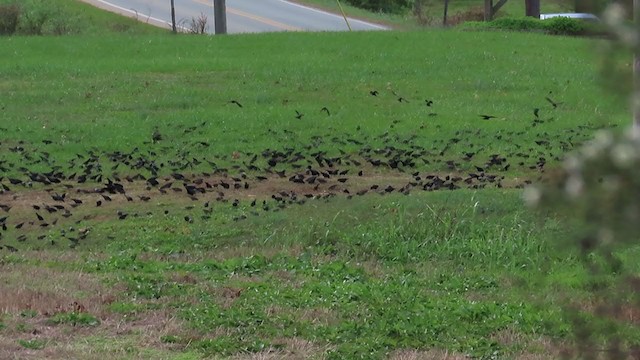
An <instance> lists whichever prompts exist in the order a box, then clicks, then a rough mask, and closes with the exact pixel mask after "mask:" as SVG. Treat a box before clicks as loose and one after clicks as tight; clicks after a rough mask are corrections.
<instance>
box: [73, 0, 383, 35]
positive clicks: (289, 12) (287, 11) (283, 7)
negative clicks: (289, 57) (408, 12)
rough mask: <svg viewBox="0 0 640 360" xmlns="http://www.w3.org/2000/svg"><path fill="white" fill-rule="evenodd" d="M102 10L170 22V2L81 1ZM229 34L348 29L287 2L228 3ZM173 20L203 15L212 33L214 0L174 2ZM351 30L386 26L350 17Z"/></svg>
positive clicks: (252, 0) (230, 0)
mask: <svg viewBox="0 0 640 360" xmlns="http://www.w3.org/2000/svg"><path fill="white" fill-rule="evenodd" d="M84 1H86V2H89V3H92V4H95V5H98V6H100V7H102V8H105V9H108V10H112V11H116V12H120V13H128V14H130V15H137V17H138V18H139V19H140V20H143V21H149V22H152V23H154V24H165V26H166V24H168V23H169V22H170V21H171V6H170V4H171V2H170V0H84ZM226 4H227V29H228V32H229V33H247V32H268V31H343V30H348V28H347V25H346V23H345V21H344V19H343V18H342V16H340V15H336V14H331V13H328V12H325V11H320V10H316V9H312V8H309V7H306V6H302V5H299V4H295V3H292V2H289V1H286V0H227V2H226ZM175 8H176V20H177V22H178V23H181V22H187V23H188V21H189V20H190V19H191V18H193V17H198V16H200V14H202V13H204V14H205V15H206V16H207V18H208V19H209V31H210V32H212V31H213V0H175ZM349 22H350V24H351V27H352V28H353V29H354V30H383V29H385V27H383V26H380V25H377V24H372V23H367V22H364V21H360V20H356V19H351V18H349Z"/></svg>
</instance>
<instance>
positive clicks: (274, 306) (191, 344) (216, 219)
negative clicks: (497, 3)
mask: <svg viewBox="0 0 640 360" xmlns="http://www.w3.org/2000/svg"><path fill="white" fill-rule="evenodd" d="M541 44H544V46H542V45H541ZM595 45H596V44H595V43H594V42H593V41H590V40H584V39H574V38H562V37H545V36H541V35H535V34H511V33H477V32H474V33H465V32H454V31H430V32H407V33H395V32H393V33H392V32H381V33H343V34H334V33H322V34H304V33H283V34H263V35H239V36H228V37H197V36H186V35H180V36H172V35H166V34H145V35H131V34H115V35H112V36H109V37H103V36H86V35H85V36H73V37H32V38H29V37H9V38H0V46H1V47H2V48H3V49H9V51H6V52H5V55H4V56H2V57H0V72H1V73H2V78H1V79H0V91H1V93H2V94H3V96H2V97H1V98H0V108H1V109H2V113H1V116H2V117H1V119H2V120H1V121H0V128H1V129H0V130H1V132H0V172H1V174H2V175H1V176H2V178H1V179H0V180H1V181H0V184H1V186H2V191H1V193H0V205H2V207H1V210H0V225H2V226H3V229H2V231H0V235H1V237H0V246H1V247H2V248H1V249H0V273H2V277H1V280H0V293H1V294H3V295H2V296H0V311H1V313H0V335H1V336H0V358H10V357H17V358H33V359H39V358H47V359H67V358H83V359H94V358H95V359H97V358H100V359H105V358H106V359H123V358H128V359H146V358H154V359H197V358H202V357H207V358H234V359H249V358H274V359H275V358H289V359H301V358H317V359H321V358H326V359H344V358H349V359H350V358H366V359H371V358H385V357H386V358H394V359H422V358H424V359H431V358H436V359H462V358H466V357H467V356H470V357H473V358H487V359H489V358H520V359H546V358H557V357H559V356H560V353H561V351H562V350H563V349H565V348H567V347H571V345H572V344H573V341H574V339H573V337H572V335H571V333H572V329H571V326H572V323H571V321H570V314H569V313H567V312H566V311H565V307H566V306H567V305H568V304H571V305H573V306H576V307H579V308H585V309H588V308H590V306H591V305H592V304H593V301H594V300H593V299H592V298H591V297H590V292H589V289H590V287H592V286H594V285H593V283H592V280H591V279H590V278H589V277H588V274H587V270H586V269H585V268H584V267H583V266H582V265H581V263H580V262H579V261H578V260H577V258H576V257H575V256H574V255H573V254H572V253H570V252H569V253H567V252H564V251H560V250H559V249H557V248H556V247H555V246H554V242H555V240H556V239H558V238H561V237H566V236H572V233H573V231H574V230H575V226H573V225H570V222H567V221H566V218H565V217H563V216H560V215H554V216H551V215H549V216H547V217H539V216H536V215H534V214H532V213H531V212H530V211H528V210H527V209H525V208H524V207H523V204H522V200H521V195H522V194H521V193H522V191H521V190H520V189H521V188H522V187H523V186H524V185H526V184H528V183H530V182H536V181H540V180H541V179H542V178H543V177H547V176H548V177H552V176H553V172H554V170H553V169H554V168H555V167H557V166H558V164H559V163H560V161H561V159H562V157H563V156H564V154H566V153H567V152H570V151H572V150H573V149H575V148H577V147H579V146H580V144H581V143H582V142H584V141H585V140H586V139H589V138H591V137H592V136H593V134H594V132H595V131H596V130H597V129H601V128H615V127H618V126H620V125H621V124H625V123H626V122H627V121H628V114H627V112H626V111H625V110H624V109H625V102H624V101H623V100H622V99H618V98H613V97H611V96H609V95H607V94H606V92H605V91H604V90H602V88H601V87H600V80H599V77H598V75H597V64H598V59H597V57H596V55H594V52H593V51H592V50H593V48H594V47H595ZM542 49H544V50H542ZM483 116H484V117H483ZM485 118H487V119H485ZM633 253H634V252H633V251H629V253H628V254H626V258H628V259H633ZM607 280H608V279H601V281H602V282H603V283H604V284H606V283H607ZM600 286H603V285H602V283H600ZM616 330H617V331H619V332H620V333H621V334H623V336H624V338H625V339H629V342H630V343H631V344H636V343H637V341H636V340H634V339H637V338H638V331H637V329H635V328H633V327H631V326H625V325H624V323H623V324H618V325H616Z"/></svg>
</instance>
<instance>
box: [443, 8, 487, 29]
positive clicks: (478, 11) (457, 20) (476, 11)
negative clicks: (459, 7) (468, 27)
mask: <svg viewBox="0 0 640 360" xmlns="http://www.w3.org/2000/svg"><path fill="white" fill-rule="evenodd" d="M483 20H484V9H483V8H481V7H475V8H471V9H469V10H466V11H463V12H459V13H456V14H454V15H452V16H450V17H449V18H448V19H447V24H448V25H454V26H455V25H459V24H463V23H466V22H468V21H483Z"/></svg>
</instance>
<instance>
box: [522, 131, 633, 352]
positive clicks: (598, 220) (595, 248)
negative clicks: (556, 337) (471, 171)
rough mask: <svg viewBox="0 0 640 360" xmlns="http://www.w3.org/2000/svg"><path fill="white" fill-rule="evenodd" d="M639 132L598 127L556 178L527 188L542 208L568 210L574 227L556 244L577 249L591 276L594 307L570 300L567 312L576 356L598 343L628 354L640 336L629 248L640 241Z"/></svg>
mask: <svg viewBox="0 0 640 360" xmlns="http://www.w3.org/2000/svg"><path fill="white" fill-rule="evenodd" d="M638 169H640V138H639V137H638V136H637V134H634V133H633V132H632V131H630V132H629V133H628V134H627V135H624V136H621V135H619V134H618V135H613V134H611V133H609V132H604V131H603V132H600V133H598V134H597V136H596V137H595V139H594V140H593V141H591V142H590V143H588V144H587V145H585V146H584V147H583V148H582V149H581V150H580V151H579V152H577V153H575V154H572V155H571V156H569V157H568V158H567V160H566V161H565V164H564V167H563V169H562V171H561V172H559V174H557V176H556V177H555V178H554V179H553V181H552V182H551V183H549V184H546V185H545V186H539V187H537V188H529V189H527V192H526V193H525V198H526V199H527V200H528V201H529V203H530V204H532V205H535V206H538V207H539V208H542V209H543V210H544V213H545V214H548V211H549V210H550V211H553V212H560V213H564V214H567V221H568V222H571V224H572V226H571V227H572V228H574V229H575V231H574V232H573V233H572V235H571V236H568V237H561V238H559V239H557V240H556V242H557V243H558V244H559V246H558V248H559V249H561V250H564V251H566V250H567V249H569V251H570V252H577V253H579V254H580V257H579V258H580V259H581V261H582V262H583V263H584V264H585V267H586V269H588V271H589V275H590V278H589V280H588V281H587V282H586V283H585V290H586V291H588V292H589V293H591V296H592V298H593V302H594V306H593V307H594V309H580V308H576V307H573V306H570V307H569V309H568V311H567V314H569V318H570V319H571V321H572V324H573V332H574V334H575V336H576V338H577V339H578V349H577V352H578V353H579V355H578V356H579V357H584V356H585V355H587V354H589V353H590V351H591V350H590V349H589V348H590V347H591V346H593V344H599V346H602V347H604V348H606V349H607V351H609V352H611V353H615V354H619V357H615V358H619V359H622V358H626V354H633V353H635V351H636V350H635V349H637V347H638V346H640V342H639V341H638V338H637V337H636V335H635V334H633V332H632V330H631V329H633V328H634V326H636V324H635V323H634V321H633V318H632V317H628V316H627V315H623V314H626V313H627V311H630V312H635V311H637V309H638V305H639V304H640V291H638V286H637V284H638V283H640V278H639V277H638V272H637V271H638V266H637V263H636V262H635V261H630V258H631V257H633V256H631V255H629V254H630V253H635V252H637V250H638V240H640V231H639V229H640V227H638V223H639V222H640V206H639V203H638V199H640V172H639V171H638Z"/></svg>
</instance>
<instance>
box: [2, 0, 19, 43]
mask: <svg viewBox="0 0 640 360" xmlns="http://www.w3.org/2000/svg"><path fill="white" fill-rule="evenodd" d="M19 18H20V7H19V6H18V5H17V4H2V3H0V35H12V34H13V33H15V32H16V30H17V29H18V20H19Z"/></svg>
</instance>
